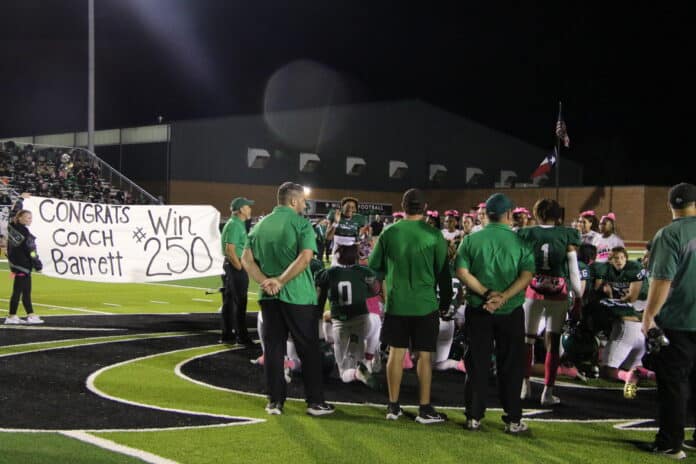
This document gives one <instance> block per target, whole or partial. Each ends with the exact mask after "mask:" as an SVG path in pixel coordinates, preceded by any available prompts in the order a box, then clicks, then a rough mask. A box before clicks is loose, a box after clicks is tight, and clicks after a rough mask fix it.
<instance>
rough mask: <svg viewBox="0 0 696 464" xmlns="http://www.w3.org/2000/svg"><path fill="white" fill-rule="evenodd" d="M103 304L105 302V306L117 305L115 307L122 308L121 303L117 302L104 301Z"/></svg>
mask: <svg viewBox="0 0 696 464" xmlns="http://www.w3.org/2000/svg"><path fill="white" fill-rule="evenodd" d="M102 304H103V305H104V306H115V307H117V308H120V307H121V305H120V304H116V303H102Z"/></svg>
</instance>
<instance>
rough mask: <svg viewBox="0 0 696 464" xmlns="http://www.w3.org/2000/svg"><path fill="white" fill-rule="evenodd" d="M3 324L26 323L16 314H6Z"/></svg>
mask: <svg viewBox="0 0 696 464" xmlns="http://www.w3.org/2000/svg"><path fill="white" fill-rule="evenodd" d="M5 324H10V325H11V324H14V325H17V324H26V322H24V320H23V319H21V318H20V317H19V316H16V315H15V316H7V317H6V318H5Z"/></svg>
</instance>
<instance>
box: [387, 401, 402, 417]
mask: <svg viewBox="0 0 696 464" xmlns="http://www.w3.org/2000/svg"><path fill="white" fill-rule="evenodd" d="M403 415H404V410H403V409H401V406H399V403H393V404H389V405H388V406H387V420H398V419H399V417H401V416H403Z"/></svg>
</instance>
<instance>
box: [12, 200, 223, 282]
mask: <svg viewBox="0 0 696 464" xmlns="http://www.w3.org/2000/svg"><path fill="white" fill-rule="evenodd" d="M24 209H27V210H29V211H31V213H32V224H31V226H30V227H29V230H30V231H31V233H32V234H34V235H35V236H36V245H37V248H38V252H39V258H40V259H41V261H42V262H43V266H44V267H43V270H42V273H43V274H46V275H49V276H52V277H60V278H63V279H76V280H88V281H93V282H158V281H162V280H176V279H189V278H194V277H204V276H213V275H220V274H222V273H223V270H222V264H223V256H222V251H221V245H220V229H219V223H220V213H219V212H218V210H216V209H215V208H214V207H212V206H209V205H207V206H189V205H187V206H183V205H104V204H98V203H83V202H77V201H67V200H59V199H56V198H42V197H30V198H27V199H25V200H24Z"/></svg>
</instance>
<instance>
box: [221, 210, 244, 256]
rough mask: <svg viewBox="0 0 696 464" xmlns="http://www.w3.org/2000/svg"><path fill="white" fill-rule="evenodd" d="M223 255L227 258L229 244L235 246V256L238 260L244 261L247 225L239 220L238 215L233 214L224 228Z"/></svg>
mask: <svg viewBox="0 0 696 464" xmlns="http://www.w3.org/2000/svg"><path fill="white" fill-rule="evenodd" d="M221 236H222V254H223V255H224V256H225V258H227V253H226V251H225V250H226V248H227V244H228V243H229V244H231V245H234V254H236V255H237V258H239V259H242V253H244V245H245V244H246V236H247V233H246V225H245V224H244V221H242V220H241V219H239V217H237V215H236V214H233V215H232V216H231V217H230V219H229V220H228V221H227V223H226V224H225V227H223V228H222V234H221Z"/></svg>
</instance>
